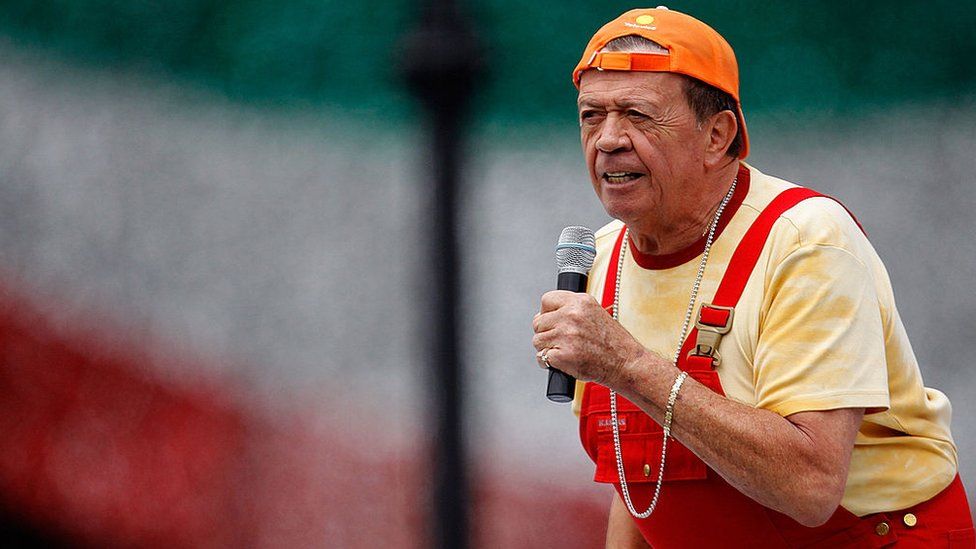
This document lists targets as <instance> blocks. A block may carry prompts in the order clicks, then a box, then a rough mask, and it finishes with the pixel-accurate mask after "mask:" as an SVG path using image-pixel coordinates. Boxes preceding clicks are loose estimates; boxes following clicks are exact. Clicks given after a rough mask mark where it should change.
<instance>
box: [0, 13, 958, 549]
mask: <svg viewBox="0 0 976 549" xmlns="http://www.w3.org/2000/svg"><path fill="white" fill-rule="evenodd" d="M465 7H466V9H467V12H468V14H469V15H470V16H471V21H472V24H473V25H474V26H475V28H476V29H477V31H478V32H479V34H480V36H481V39H482V40H483V42H484V43H485V45H486V46H487V48H488V54H487V57H486V59H487V65H488V69H489V73H488V76H487V77H486V78H485V79H484V81H483V82H482V84H481V86H480V90H479V94H478V95H477V98H476V102H475V105H476V107H477V111H476V113H475V114H474V116H473V117H472V133H471V139H470V141H469V143H468V144H469V147H468V151H469V154H468V159H469V162H468V164H467V166H466V172H465V174H466V180H465V182H466V184H465V186H464V188H463V189H462V197H463V210H462V215H461V219H462V223H463V226H462V231H463V235H464V241H463V248H464V265H463V276H464V281H465V282H464V287H465V289H466V290H467V293H466V295H465V302H464V313H465V314H464V326H463V332H464V334H465V335H464V341H463V342H462V355H463V358H464V361H465V362H464V367H465V371H466V373H467V375H468V377H467V385H466V388H467V393H468V395H469V399H468V417H469V423H470V425H468V426H467V429H466V432H467V434H468V443H469V445H470V448H471V457H472V465H471V472H472V475H473V484H474V492H473V494H474V495H473V500H472V502H471V505H470V511H471V513H472V515H473V525H474V526H473V528H474V531H473V532H472V539H473V540H474V543H475V545H476V546H484V547H537V546H541V545H557V544H559V545H563V546H566V547H592V546H597V545H600V544H601V543H602V542H601V540H602V536H603V530H602V528H603V521H604V520H605V519H604V517H605V508H606V505H607V502H608V501H609V498H610V492H609V491H608V489H607V488H606V487H602V486H596V485H594V484H593V483H591V482H590V481H589V478H590V477H591V475H592V471H591V469H590V467H589V465H588V463H587V459H586V457H585V456H584V454H583V452H582V451H581V450H580V448H579V444H578V441H577V440H576V426H575V421H574V418H573V417H572V414H571V413H570V411H569V409H568V407H566V406H557V405H553V404H550V403H548V402H547V401H545V399H544V397H543V385H544V382H545V376H544V373H543V372H541V371H539V370H538V369H537V368H536V367H535V363H534V359H533V350H532V348H531V344H530V335H531V327H530V323H531V317H532V314H533V313H534V311H535V310H536V308H537V299H538V296H539V295H540V294H541V293H542V292H544V291H545V290H547V289H549V288H550V287H551V285H552V283H553V277H554V272H553V271H554V267H553V264H552V246H553V244H554V242H555V239H556V236H557V235H558V232H559V230H560V229H561V228H562V227H563V226H565V225H569V224H585V225H589V226H591V227H594V228H596V227H599V226H600V225H602V224H603V223H604V222H606V221H607V220H606V216H605V215H604V214H603V212H602V209H601V208H600V206H599V203H598V202H597V201H596V199H595V197H593V195H592V191H590V190H589V183H588V180H587V177H586V174H585V171H584V169H583V163H582V161H581V156H580V154H579V151H578V148H579V146H578V135H577V130H578V129H577V126H576V119H575V90H574V88H573V87H572V84H571V82H570V78H569V77H570V74H569V72H570V70H571V69H572V67H573V65H574V64H575V62H576V61H577V58H578V56H579V54H580V52H581V50H582V47H583V45H584V44H585V42H586V40H587V39H588V38H589V36H590V35H591V34H592V33H593V32H594V31H595V30H596V29H597V28H598V27H599V26H600V25H601V24H602V23H603V22H605V21H607V20H609V19H610V18H612V17H614V16H616V15H617V14H619V13H620V12H622V11H624V10H625V9H629V8H631V7H635V6H632V5H629V4H624V3H621V2H578V1H570V2H563V3H561V4H559V5H555V4H546V3H531V2H515V1H511V0H490V1H486V2H477V3H475V2H473V1H472V2H468V4H467V5H466V6H465ZM670 7H671V8H673V9H678V10H681V11H686V12H688V13H691V14H693V15H695V16H697V17H699V18H700V19H702V20H704V21H706V22H708V23H709V24H711V25H712V26H713V27H715V28H716V29H717V30H718V31H719V32H720V33H722V34H723V35H724V36H725V37H726V38H727V39H728V40H729V41H730V42H731V43H732V45H733V47H734V48H735V50H736V52H737V54H738V56H739V63H740V70H741V73H742V96H743V103H744V108H745V111H746V116H747V118H748V121H749V125H750V136H751V138H752V154H751V156H750V159H749V160H750V162H752V163H753V164H755V165H756V166H757V167H759V168H760V169H762V170H764V171H766V172H767V173H772V174H775V175H779V176H781V177H784V178H787V179H790V180H793V181H796V182H799V183H803V184H806V185H808V186H811V187H813V188H815V189H818V190H820V191H823V192H827V193H830V194H832V195H834V196H837V197H838V198H840V199H841V200H843V201H844V202H845V203H846V204H847V205H848V206H849V207H850V208H851V209H852V210H853V211H854V212H856V213H857V215H858V216H859V218H860V220H861V221H862V222H863V224H864V225H865V227H866V229H867V231H868V233H869V235H870V236H871V237H872V240H873V242H874V243H875V246H876V247H877V248H878V250H879V252H880V253H881V255H882V258H883V259H885V261H886V263H887V265H888V267H889V271H890V273H891V276H892V279H893V283H894V287H895V291H896V293H897V294H898V302H899V305H900V307H901V309H902V310H901V313H902V316H903V318H904V319H905V322H906V325H907V327H908V330H909V333H910V335H911V337H912V341H913V342H914V345H915V350H916V353H917V355H918V357H919V360H920V362H921V364H922V367H923V373H924V375H925V378H926V381H927V384H928V385H930V386H934V387H937V388H940V389H942V390H943V391H945V392H947V393H948V394H949V396H950V398H951V399H952V401H953V404H954V410H955V417H954V423H953V429H954V432H955V434H956V438H957V442H958V444H959V447H960V461H961V467H962V473H963V479H964V480H965V481H966V482H967V483H968V484H969V487H970V494H973V493H976V459H974V458H973V457H972V456H973V455H974V453H976V422H974V421H973V420H972V418H973V417H974V414H976V403H974V402H973V400H972V399H971V398H970V395H972V394H973V390H974V389H976V369H974V368H973V365H972V360H971V359H970V358H969V357H970V355H971V349H970V347H969V345H968V343H969V342H970V340H971V339H972V337H973V334H974V333H976V294H974V293H973V292H972V291H971V279H972V277H973V273H974V270H976V260H974V257H976V239H974V236H976V235H974V233H976V223H974V221H973V216H972V212H973V210H974V208H976V176H974V173H976V160H974V158H976V131H974V128H976V64H974V63H973V59H974V58H976V41H974V40H973V35H972V29H973V28H974V27H976V4H973V3H967V2H955V1H954V2H948V1H933V2H928V3H926V4H925V5H924V6H923V5H920V4H918V3H908V2H881V1H865V2H859V3H850V2H840V1H833V0H831V1H824V2H816V3H811V2H801V1H799V0H796V1H784V2H777V3H774V4H769V3H768V2H761V1H759V0H743V1H740V2H707V1H703V0H702V1H693V0H688V1H685V2H680V3H676V4H673V5H671V6H670ZM417 19H418V10H417V7H416V6H415V5H413V4H410V3H407V2H404V1H402V0H388V1H383V2H381V1H378V0H364V1H361V2H339V1H335V0H318V1H316V2H311V1H308V0H277V1H275V2H271V1H269V0H241V1H237V2H223V1H216V0H170V1H168V2H150V1H146V0H125V1H123V0H33V1H29V0H0V60H2V61H0V509H2V511H3V516H4V524H5V526H4V527H5V528H8V529H11V532H14V533H15V534H16V535H24V536H31V535H41V536H47V537H49V539H51V540H67V541H68V542H70V543H80V544H87V545H96V546H101V545H135V546H162V545H167V546H172V545H177V546H198V547H199V546H203V547H207V546H210V547H228V546H252V547H280V546H307V547H313V546H332V547H375V546H381V545H382V546H396V547H417V546H424V545H425V544H426V543H427V542H428V540H429V531H428V528H427V526H426V524H425V520H426V513H427V511H428V509H429V501H428V498H429V495H428V494H427V492H426V490H427V488H428V485H429V483H428V482H427V480H426V479H427V476H428V474H429V471H428V470H427V468H426V465H425V464H426V463H427V462H428V458H427V455H428V449H429V445H430V443H431V440H430V434H429V430H428V429H427V427H426V425H427V423H428V418H427V417H426V416H425V413H426V412H425V399H426V398H427V396H428V385H429V381H430V380H429V379H428V378H427V376H428V372H427V369H426V365H425V364H424V362H425V350H424V338H425V337H426V336H427V335H428V334H427V325H428V320H429V318H428V313H427V312H426V310H425V308H424V307H425V302H424V297H425V296H428V295H430V293H431V292H436V291H437V289H436V288H431V287H429V284H428V283H427V280H428V273H427V272H426V270H425V269H426V265H427V262H426V258H425V257H424V256H423V254H424V253H425V250H426V247H425V245H426V239H428V238H429V236H430V235H429V234H428V233H427V232H426V228H427V226H428V224H427V222H428V219H429V213H428V212H427V209H426V206H427V203H428V200H429V198H430V197H429V194H428V189H429V185H427V184H426V183H425V180H426V178H427V177H428V173H429V168H430V166H431V163H432V162H433V159H432V158H431V156H430V155H431V153H430V152H429V151H428V150H427V149H426V148H425V140H424V134H423V131H422V128H421V126H420V125H419V123H420V122H421V120H420V118H419V115H418V112H417V110H416V109H415V107H414V105H413V104H412V103H411V102H410V101H409V98H408V97H407V94H406V92H405V90H404V89H403V87H402V86H401V85H400V81H399V78H398V68H399V64H400V61H401V57H400V55H399V51H400V50H399V48H400V43H401V40H402V36H403V34H404V33H405V32H406V31H407V30H408V29H409V28H410V27H411V25H413V24H414V23H416V21H417ZM664 504H665V505H666V504H667V494H666V492H665V494H664ZM555 525H558V526H555ZM11 535H14V534H11Z"/></svg>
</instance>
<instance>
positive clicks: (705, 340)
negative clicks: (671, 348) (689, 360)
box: [688, 303, 735, 368]
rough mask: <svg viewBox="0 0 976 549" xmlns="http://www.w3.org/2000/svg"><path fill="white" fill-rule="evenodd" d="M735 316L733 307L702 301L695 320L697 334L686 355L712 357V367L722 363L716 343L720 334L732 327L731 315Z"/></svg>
mask: <svg viewBox="0 0 976 549" xmlns="http://www.w3.org/2000/svg"><path fill="white" fill-rule="evenodd" d="M733 316H735V308H734V307H721V306H718V305H712V304H710V303H703V304H702V306H701V309H699V311H698V320H696V321H695V328H696V329H697V334H696V336H695V346H694V347H692V348H691V351H690V352H689V353H688V356H705V357H709V358H711V359H712V367H713V368H714V367H716V366H718V365H719V364H721V363H722V356H721V355H720V354H719V353H718V344H719V343H720V342H721V341H722V336H723V335H725V334H727V333H729V330H731V329H732V317H733Z"/></svg>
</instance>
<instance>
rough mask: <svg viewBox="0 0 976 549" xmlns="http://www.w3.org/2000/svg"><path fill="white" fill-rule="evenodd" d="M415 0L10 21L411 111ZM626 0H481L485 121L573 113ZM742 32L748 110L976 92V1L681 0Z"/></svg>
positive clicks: (243, 79) (37, 35) (108, 53)
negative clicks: (401, 51) (408, 54)
mask: <svg viewBox="0 0 976 549" xmlns="http://www.w3.org/2000/svg"><path fill="white" fill-rule="evenodd" d="M418 5H419V3H418V4H414V3H409V2H406V1H404V0H386V1H379V0H361V1H358V2H340V1H336V0H322V1H311V0H279V1H271V0H240V1H235V2H225V1H223V0H169V1H167V2H156V1H149V0H35V1H30V0H3V1H0V32H3V33H5V34H7V35H9V36H12V37H14V38H15V39H17V40H18V41H20V42H22V43H25V44H27V45H32V46H41V47H43V48H47V49H50V50H54V51H55V52H58V53H59V54H61V55H64V56H68V57H70V58H72V59H73V60H88V61H91V62H94V63H98V64H100V65H104V64H106V63H110V64H117V65H124V66H132V65H135V66H138V67H144V68H146V69H147V70H150V71H163V72H165V73H168V74H169V75H173V76H175V77H177V78H178V79H182V80H184V81H185V82H187V83H195V84H199V85H202V86H205V87H207V88H210V89H213V90H217V91H218V92H220V93H221V94H225V95H226V96H228V97H231V98H233V99H236V100H240V101H245V102H249V103H256V104H262V105H268V106H275V107H285V108H300V109H305V108H310V107H311V108H315V109H318V108H322V109H341V110H343V111H346V112H349V113H354V114H362V115H365V116H369V117H375V119H376V120H379V121H392V122H393V123H395V124H397V123H403V122H405V121H408V120H410V118H411V113H412V112H413V109H412V103H411V102H410V100H409V98H408V97H407V96H406V94H405V92H404V91H403V89H402V87H401V86H400V83H399V81H398V77H397V71H396V68H397V64H398V63H399V57H398V48H399V43H400V40H401V38H402V35H403V33H404V32H405V31H406V30H407V29H409V28H410V26H411V25H412V24H413V22H415V20H416V18H417V12H418V7H417V6H418ZM631 7H633V5H632V4H629V3H622V2H582V1H579V0H575V1H568V2H561V3H559V4H551V3H541V2H538V3H537V2H516V1H512V0H487V1H484V2H468V3H467V4H466V11H467V12H468V13H469V14H470V15H471V17H472V20H473V22H474V25H475V27H476V28H477V30H478V32H479V33H480V35H481V38H482V41H483V42H484V44H485V46H486V47H487V49H488V52H489V53H488V58H489V62H490V63H489V64H490V66H489V69H490V74H489V77H488V78H487V79H486V80H485V87H484V89H483V93H482V94H480V98H479V104H478V107H479V108H478V113H479V115H478V118H477V119H478V121H480V122H482V123H488V124H492V125H494V124H500V125H503V126H510V125H512V124H535V123H542V124H547V125H548V124H557V125H559V124H567V125H568V124H572V123H573V109H572V105H573V99H574V91H575V90H574V89H573V88H572V85H571V84H570V82H569V78H568V74H569V71H570V70H571V68H572V66H573V65H574V63H575V62H576V60H577V58H578V56H579V54H580V51H581V49H582V47H583V45H584V44H585V42H586V40H587V39H588V38H589V36H590V35H591V34H592V33H593V32H594V31H595V30H596V28H598V27H599V25H600V24H602V23H603V22H605V21H607V20H608V19H610V18H612V17H614V16H616V15H617V14H619V13H621V12H622V11H625V10H626V9H629V8H631ZM670 7H672V8H673V9H677V10H681V11H685V12H688V13H691V14H694V15H695V16H697V17H699V18H700V19H702V20H704V21H706V22H708V23H709V24H711V25H712V26H713V27H715V28H716V29H717V30H718V31H719V32H721V33H722V34H723V35H724V36H725V37H726V38H727V39H728V40H729V41H730V42H731V43H732V45H733V47H734V48H735V50H736V51H737V54H738V56H739V61H740V66H741V67H742V95H743V102H744V104H745V108H746V110H747V112H750V113H756V112H760V113H761V112H764V111H783V110H786V111H799V110H802V111H806V112H818V113H827V114H831V113H835V114H841V115H846V114H848V113H851V112H855V111H857V110H859V109H862V108H864V107H886V106H890V105H894V104H898V103H901V102H906V101H911V102H916V101H928V100H930V99H945V98H952V97H956V96H960V95H971V94H972V93H973V91H974V89H976V63H974V62H973V59H974V58H976V40H973V29H974V28H976V3H972V2H958V1H952V2H950V1H947V0H937V1H933V2H927V3H925V4H924V5H923V4H919V3H908V2H890V1H887V2H881V1H863V2H848V1H843V2H842V1H839V0H832V1H822V2H806V1H798V0H794V1H783V2H775V3H770V2H765V1H760V0H747V1H740V2H714V1H711V2H709V1H704V0H698V1H695V0H688V1H685V2H680V3H674V4H671V6H670Z"/></svg>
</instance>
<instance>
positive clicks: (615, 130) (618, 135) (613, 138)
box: [596, 113, 631, 153]
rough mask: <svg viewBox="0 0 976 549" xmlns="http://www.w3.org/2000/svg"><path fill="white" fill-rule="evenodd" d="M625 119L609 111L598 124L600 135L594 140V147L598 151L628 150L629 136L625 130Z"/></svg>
mask: <svg viewBox="0 0 976 549" xmlns="http://www.w3.org/2000/svg"><path fill="white" fill-rule="evenodd" d="M626 123H627V122H626V120H624V119H623V118H622V117H619V116H616V113H611V114H610V115H608V116H607V118H606V119H605V120H604V121H603V124H601V125H600V136H599V138H598V139H597V140H596V148H597V150H599V151H600V152H605V153H610V152H617V151H626V150H630V147H631V143H630V137H629V136H628V135H627V132H626Z"/></svg>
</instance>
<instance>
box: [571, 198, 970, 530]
mask: <svg viewBox="0 0 976 549" xmlns="http://www.w3.org/2000/svg"><path fill="white" fill-rule="evenodd" d="M815 196H824V195H821V194H819V193H816V192H815V191H812V190H810V189H805V188H802V187H796V188H791V189H787V190H785V191H783V192H782V193H780V194H779V195H778V196H777V197H776V198H775V199H773V201H772V202H771V203H770V204H769V206H767V207H766V209H765V210H763V212H762V213H761V214H760V215H759V217H758V218H757V219H756V221H755V222H754V223H753V224H752V226H751V227H750V228H749V230H748V231H747V232H746V234H745V236H744V237H743V238H742V241H741V242H740V243H739V245H738V246H737V248H736V250H735V252H734V253H733V255H732V259H731V260H730V262H729V266H728V268H727V270H726V272H725V275H724V277H723V279H722V281H721V283H720V284H719V286H718V289H717V290H716V293H715V297H714V299H713V300H712V302H711V303H708V304H703V305H702V307H701V312H700V313H699V321H698V323H697V325H696V328H695V329H694V330H692V331H691V333H690V334H689V335H688V338H687V339H686V340H685V342H684V344H683V346H682V349H681V353H680V355H679V357H680V358H679V360H678V368H679V369H681V370H684V371H687V372H688V374H689V376H690V377H693V378H694V379H695V380H697V381H698V382H700V383H701V384H703V385H705V386H706V387H708V388H709V389H711V390H713V391H715V392H716V393H718V394H720V395H723V396H724V395H725V393H724V391H723V389H722V383H721V381H720V380H719V376H718V372H717V371H716V370H715V367H714V364H713V362H714V359H713V358H712V356H714V350H715V348H717V346H718V341H717V339H715V338H714V336H710V337H712V339H710V338H709V337H699V332H709V333H715V332H723V330H724V331H726V332H727V331H728V329H729V328H730V327H731V322H732V319H733V316H734V315H733V313H732V309H734V307H735V305H736V303H738V300H739V297H740V296H741V295H742V291H743V289H744V288H745V285H746V282H747V281H748V279H749V276H750V274H751V273H752V271H753V268H754V266H755V264H756V261H757V260H758V258H759V255H760V253H761V252H762V249H763V247H764V246H765V243H766V239H767V237H768V235H769V232H770V230H771V229H772V226H773V223H775V221H776V220H777V219H778V218H779V217H780V215H782V214H783V213H784V212H785V211H787V210H789V209H790V208H792V207H793V206H795V205H796V204H797V203H799V202H800V201H802V200H806V199H808V198H812V197H815ZM855 221H856V220H855ZM624 234H625V231H623V230H621V231H620V236H619V237H618V238H617V242H616V244H615V246H614V249H613V254H612V255H611V258H610V262H609V268H608V270H607V278H606V283H605V284H604V293H603V300H602V302H603V303H602V304H603V307H604V308H609V307H610V306H611V305H612V304H613V296H614V290H615V286H616V280H617V264H618V259H619V257H620V253H621V247H622V245H623V244H624V243H623V237H624ZM705 335H706V336H709V334H705ZM720 335H721V334H720ZM703 342H704V344H703ZM699 347H704V348H701V349H699ZM699 351H701V352H699ZM581 404H582V406H581V413H580V438H581V440H582V442H583V446H584V448H585V449H586V452H587V454H588V455H589V456H590V458H591V459H592V460H593V461H594V463H595V464H596V475H595V477H594V480H595V481H597V482H605V483H611V484H613V485H614V486H615V488H616V490H617V492H618V494H620V491H621V490H620V479H619V478H618V473H617V466H616V458H615V455H614V447H613V433H612V423H611V422H612V420H611V418H610V391H609V390H608V389H607V388H606V387H604V386H602V385H598V384H595V383H587V384H586V386H585V388H584V391H583V397H582V403H581ZM617 411H618V425H619V431H620V447H621V452H622V455H623V460H624V474H625V475H626V478H627V483H628V485H629V488H630V495H631V499H632V501H633V503H634V506H635V507H636V508H637V509H646V508H647V506H648V504H649V503H650V501H651V498H652V497H653V494H654V487H655V483H656V482H657V475H658V471H657V470H656V469H657V467H658V466H659V463H658V462H659V460H660V456H661V443H662V436H663V430H662V428H661V426H660V425H658V424H657V422H655V421H654V420H653V419H651V418H650V417H649V416H648V415H647V414H645V413H644V412H643V411H642V410H640V408H638V407H637V406H635V405H634V404H632V403H631V402H629V401H628V400H627V399H625V398H623V397H621V396H619V395H618V396H617ZM679 414H680V412H679ZM621 497H622V496H621ZM909 515H911V517H914V518H909ZM953 521H955V522H953ZM967 521H968V522H969V528H968V529H959V530H957V531H955V532H953V533H952V535H948V534H946V533H945V532H946V531H947V530H951V528H947V527H945V526H946V525H953V524H960V523H962V524H965V522H967ZM636 522H637V526H638V528H639V529H640V531H641V533H642V534H643V536H644V538H645V539H646V540H647V541H648V543H650V544H651V545H652V546H653V547H655V548H657V549H666V548H670V547H681V548H699V547H723V548H738V547H742V548H745V547H750V548H752V547H760V548H779V547H823V548H845V547H851V548H854V547H858V548H863V547H884V546H887V545H890V544H893V543H895V542H896V541H900V543H899V544H898V547H933V546H935V547H939V546H941V547H957V546H958V547H967V548H971V547H973V537H972V535H973V530H972V522H971V518H970V516H969V507H968V503H967V501H966V496H965V492H964V491H963V487H962V483H961V482H960V480H959V477H958V475H957V476H956V479H955V480H954V481H953V483H952V484H950V485H949V487H948V488H946V489H945V490H944V491H943V492H941V493H940V494H939V495H937V496H935V497H934V498H932V499H930V500H929V501H927V502H924V503H921V504H919V505H916V506H914V507H912V508H909V509H904V510H901V511H898V512H888V513H876V514H873V515H868V516H865V517H860V518H859V517H857V516H855V515H854V514H852V513H851V512H849V511H847V510H846V509H844V508H843V507H838V508H837V510H836V511H835V512H834V514H833V516H832V517H831V518H830V519H829V520H828V521H827V522H826V523H825V524H823V525H822V526H819V527H816V528H807V527H805V526H802V525H801V524H799V523H798V522H796V521H795V520H793V519H792V518H790V517H788V516H786V515H784V514H782V513H779V512H777V511H773V510H771V509H768V508H766V507H763V506H762V505H760V504H759V503H757V502H755V501H754V500H752V499H750V498H749V497H747V496H745V495H743V494H742V493H741V492H739V491H738V490H736V489H735V488H733V487H732V486H731V485H729V484H728V483H727V482H725V480H724V479H722V477H721V476H719V475H718V473H716V472H715V471H714V470H713V469H711V468H710V467H708V466H707V465H706V464H705V462H703V461H702V460H701V459H700V458H698V456H696V455H695V454H694V453H692V452H691V450H689V449H688V448H686V447H685V446H684V445H682V444H681V443H680V442H678V441H676V440H672V441H669V444H668V457H667V468H666V471H665V474H664V486H663V487H662V489H661V502H660V504H659V505H658V506H657V508H656V509H655V511H654V513H653V514H652V515H651V516H650V517H648V518H646V519H642V520H637V521H636ZM909 524H911V526H909ZM940 527H941V529H939V528H940ZM936 529H939V530H938V532H939V533H938V534H937V537H932V536H928V534H930V533H931V534H933V535H935V530H936ZM933 542H935V543H937V545H933Z"/></svg>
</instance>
